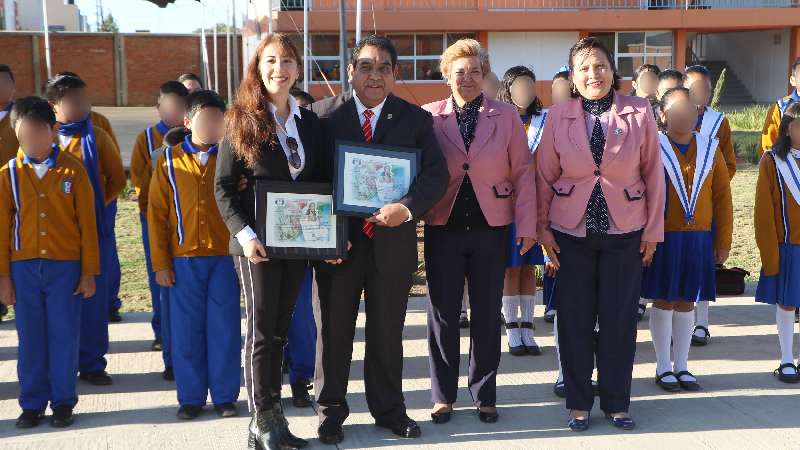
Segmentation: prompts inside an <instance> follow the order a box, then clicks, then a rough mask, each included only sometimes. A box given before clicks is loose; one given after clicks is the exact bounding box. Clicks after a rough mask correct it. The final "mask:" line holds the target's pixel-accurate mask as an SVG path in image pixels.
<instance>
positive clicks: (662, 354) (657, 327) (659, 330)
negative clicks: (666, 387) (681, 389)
mask: <svg viewBox="0 0 800 450" xmlns="http://www.w3.org/2000/svg"><path fill="white" fill-rule="evenodd" d="M650 334H651V335H652V336H653V347H654V348H655V350H656V374H658V375H661V374H662V373H664V372H670V371H671V370H672V364H671V361H670V349H669V346H670V341H671V340H672V310H664V309H659V308H652V309H651V310H650ZM664 381H666V382H671V383H674V382H676V381H677V379H675V377H667V378H664Z"/></svg>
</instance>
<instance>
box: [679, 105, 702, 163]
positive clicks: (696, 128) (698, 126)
mask: <svg viewBox="0 0 800 450" xmlns="http://www.w3.org/2000/svg"><path fill="white" fill-rule="evenodd" d="M705 113H706V110H705V109H703V112H701V113H700V114H698V115H697V122H696V123H695V124H694V130H695V131H700V127H702V126H703V115H704V114H705ZM684 153H686V152H684Z"/></svg>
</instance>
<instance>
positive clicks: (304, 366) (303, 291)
mask: <svg viewBox="0 0 800 450" xmlns="http://www.w3.org/2000/svg"><path fill="white" fill-rule="evenodd" d="M312 270H313V269H312V268H311V267H308V268H307V269H306V276H305V278H304V279H303V285H302V286H301V287H300V293H299V294H298V295H297V302H296V303H295V305H294V314H293V315H292V321H291V323H290V324H289V333H288V335H287V339H288V343H287V344H286V350H285V353H284V361H285V364H286V365H287V366H288V368H289V382H290V383H291V384H294V383H297V382H298V381H300V380H311V379H312V378H314V362H315V361H314V358H315V356H316V349H317V326H316V323H315V322H314V310H313V308H312V307H311V282H312V277H311V273H312V272H311V271H312Z"/></svg>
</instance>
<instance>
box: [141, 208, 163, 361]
mask: <svg viewBox="0 0 800 450" xmlns="http://www.w3.org/2000/svg"><path fill="white" fill-rule="evenodd" d="M139 222H140V223H141V224H142V244H143V245H144V263H145V266H146V267H147V287H148V288H149V289H150V304H151V305H152V306H153V318H152V319H151V320H150V326H151V327H153V335H154V336H155V337H156V339H161V286H159V285H158V283H156V274H155V272H153V262H152V261H151V260H150V233H149V232H148V230H147V216H145V215H144V214H143V213H139ZM161 345H162V348H163V345H164V344H163V343H162V344H161Z"/></svg>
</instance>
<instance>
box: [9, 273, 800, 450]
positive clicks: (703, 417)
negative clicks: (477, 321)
mask: <svg viewBox="0 0 800 450" xmlns="http://www.w3.org/2000/svg"><path fill="white" fill-rule="evenodd" d="M752 290H753V287H752V286H751V287H750V291H751V292H750V294H749V295H752ZM541 308H542V307H541V306H537V309H536V314H537V318H536V331H535V333H536V336H537V340H538V343H539V344H540V345H541V346H542V349H543V354H542V355H541V356H537V357H532V356H526V357H513V356H510V355H508V353H504V354H503V357H502V361H501V367H500V375H499V377H498V380H497V383H498V388H497V391H498V404H499V407H500V408H499V409H500V415H501V416H500V421H499V422H498V423H497V424H493V425H489V424H484V423H481V422H479V421H478V419H477V417H476V415H475V413H474V411H473V409H472V408H471V407H470V401H469V392H468V391H467V390H466V389H465V388H463V387H462V389H461V391H460V392H459V395H460V397H459V403H458V404H457V405H456V407H457V412H456V414H455V416H454V418H453V420H452V421H451V422H450V423H449V424H446V425H434V424H432V423H431V422H430V418H429V415H428V412H429V411H428V408H429V407H430V404H429V400H430V392H429V390H430V380H429V374H428V359H427V354H428V350H427V342H426V338H425V337H426V328H425V321H426V316H425V299H423V298H412V299H411V301H410V303H409V308H408V315H407V319H406V328H405V349H404V356H405V368H404V377H405V381H404V388H405V392H406V401H407V405H408V408H409V415H410V416H411V417H412V418H414V419H416V420H418V421H419V422H420V426H421V427H422V434H423V437H422V438H421V439H417V440H402V439H399V438H395V437H394V435H392V434H390V433H389V432H388V431H385V430H383V429H379V428H376V427H375V426H374V425H373V424H372V423H373V422H372V420H371V417H370V415H369V413H368V412H367V408H366V401H365V398H364V385H363V376H362V373H363V372H362V371H363V357H364V345H363V339H364V335H363V332H364V319H365V318H364V315H363V313H362V314H360V315H359V322H358V330H357V333H356V339H357V342H356V346H355V351H354V354H353V365H352V371H351V383H350V396H349V402H350V406H351V410H352V415H351V416H350V418H349V419H348V421H347V423H346V425H345V428H344V431H345V435H346V437H345V441H344V442H343V443H342V444H341V445H340V446H339V448H459V449H466V448H476V449H488V448H502V449H528V448H556V449H558V448H591V449H594V448H598V449H600V448H624V447H630V448H637V449H650V448H652V449H658V450H663V449H665V448H677V447H680V448H694V449H703V448H714V449H717V448H718V449H722V448H724V449H737V448H748V449H750V448H765V449H767V448H768V449H775V448H798V447H799V445H798V442H800V428H798V426H799V425H800V413H798V411H800V408H798V406H800V395H798V394H800V385H786V384H783V383H780V382H778V381H777V380H776V379H775V378H774V377H773V376H772V371H773V370H774V369H775V368H776V367H777V365H778V347H777V336H776V331H775V325H774V316H775V313H774V308H773V307H769V306H765V305H759V304H755V303H754V302H753V300H752V297H751V296H743V297H737V298H724V299H720V300H719V301H718V302H717V303H716V304H713V305H712V306H711V313H710V315H711V323H712V325H711V333H712V335H713V337H712V343H711V344H710V345H709V346H708V347H701V348H697V347H693V348H692V350H691V353H690V362H689V369H690V370H691V371H692V372H693V373H694V374H695V375H697V377H698V379H699V382H700V383H701V384H702V386H703V390H702V391H700V392H697V393H679V394H668V393H665V392H663V391H661V390H660V389H659V388H657V387H656V386H655V384H654V383H653V375H654V371H655V356H654V352H653V347H652V343H651V342H650V334H649V332H648V331H647V321H643V322H642V323H640V325H639V335H638V345H637V354H636V365H635V368H634V380H633V404H632V407H631V412H632V414H633V415H634V417H635V418H636V420H637V422H638V425H639V426H638V428H637V429H636V430H635V431H632V432H619V431H617V430H615V429H614V428H613V427H612V426H611V425H610V424H608V423H607V422H606V421H605V420H603V419H602V412H601V411H600V410H599V409H598V407H597V406H595V409H594V411H593V419H594V420H593V422H592V428H591V429H590V430H589V431H588V432H586V433H583V434H577V433H572V432H569V431H567V430H566V429H565V425H566V410H565V409H564V404H563V401H562V400H560V399H558V398H556V397H555V396H554V395H553V394H552V390H551V389H552V384H553V382H554V380H555V378H556V372H555V370H556V365H555V349H554V347H553V338H552V325H550V324H546V323H544V322H543V321H542V320H541V314H542V309H541ZM13 327H14V324H13V322H3V323H2V324H0V448H2V449H4V450H11V449H51V448H52V449H59V450H61V449H154V448H159V449H170V450H173V449H176V450H177V449H239V448H245V445H246V426H247V423H248V420H249V419H248V418H247V407H246V404H245V403H244V402H243V401H242V402H240V412H241V413H242V417H239V418H234V419H219V418H218V417H217V416H216V415H215V414H214V413H213V411H212V410H211V408H210V407H207V408H206V410H205V412H204V414H203V415H202V416H201V417H200V418H199V419H198V420H195V421H193V422H179V421H177V420H176V419H175V412H176V409H177V402H176V398H175V391H174V385H173V384H172V383H169V382H166V381H164V380H162V379H161V376H160V371H161V370H162V366H161V359H160V355H159V354H158V353H155V352H151V351H149V347H150V341H151V339H152V333H151V331H150V328H149V314H147V313H131V314H127V315H125V321H124V322H123V323H120V324H112V325H111V329H110V331H111V339H112V343H111V352H110V355H109V367H108V370H109V372H110V373H111V374H112V375H113V376H114V384H113V385H112V386H108V387H92V386H88V385H86V384H85V383H80V384H79V393H80V401H79V403H78V406H77V408H76V413H77V416H76V422H75V425H74V426H73V427H71V428H68V429H66V430H56V429H53V428H51V427H50V426H49V424H47V423H46V422H45V423H43V424H42V425H40V426H39V427H38V428H37V429H34V430H27V431H25V430H17V429H16V428H14V420H15V418H16V417H17V415H18V414H19V409H18V405H17V402H16V397H17V394H18V385H17V382H16V379H17V378H16V360H15V358H16V344H17V340H16V333H15V331H14V328H13ZM468 333H469V332H468V330H463V331H462V339H461V349H462V370H461V372H462V374H463V375H464V376H462V378H461V380H460V383H461V386H464V385H465V383H466V376H465V375H466V365H467V358H466V354H467V349H468V346H469V338H468V335H469V334H468ZM503 346H504V347H503V348H504V349H505V348H506V347H505V346H506V341H505V337H504V338H503ZM796 351H797V349H796ZM284 392H285V393H286V394H287V395H288V392H289V389H288V386H285V387H284ZM245 397H246V392H245V389H244V387H242V391H241V395H240V399H242V400H243V399H244V398H245ZM286 410H287V414H288V415H289V420H290V422H291V424H292V429H293V431H294V432H295V433H296V434H298V435H300V436H302V437H304V438H308V439H312V444H311V446H310V447H309V448H325V446H323V445H321V444H320V443H319V441H317V440H314V439H313V438H314V437H315V436H316V425H317V419H316V417H315V415H314V412H313V410H311V409H305V410H298V409H296V408H293V407H292V406H290V405H289V406H287V408H286ZM328 448H333V447H328Z"/></svg>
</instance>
